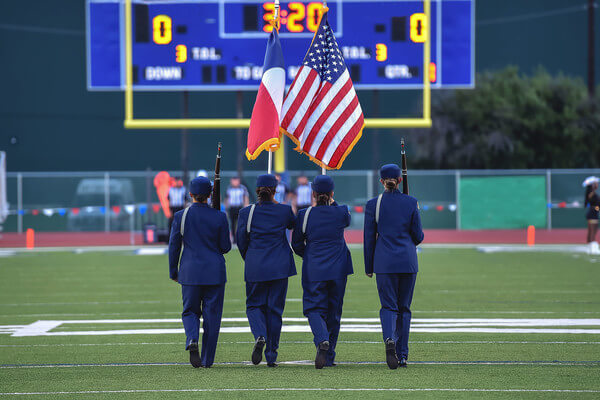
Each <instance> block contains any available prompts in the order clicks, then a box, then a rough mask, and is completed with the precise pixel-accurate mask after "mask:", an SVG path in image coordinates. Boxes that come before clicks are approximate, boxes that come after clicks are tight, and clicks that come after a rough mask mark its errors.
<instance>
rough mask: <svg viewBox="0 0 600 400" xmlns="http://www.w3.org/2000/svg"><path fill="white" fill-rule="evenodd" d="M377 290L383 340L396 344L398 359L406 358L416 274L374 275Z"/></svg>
mask: <svg viewBox="0 0 600 400" xmlns="http://www.w3.org/2000/svg"><path fill="white" fill-rule="evenodd" d="M376 275H377V276H376V278H377V290H378V291H379V300H380V301H381V310H380V311H379V318H380V319H381V329H382V331H383V340H386V339H388V338H390V339H393V340H394V341H395V342H396V354H397V355H398V357H399V358H401V357H406V358H408V334H409V332H410V318H411V312H410V303H411V302H412V297H413V292H414V289H415V281H416V280H417V274H416V273H392V274H381V273H380V274H376Z"/></svg>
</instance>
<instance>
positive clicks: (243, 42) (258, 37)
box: [87, 0, 474, 90]
mask: <svg viewBox="0 0 600 400" xmlns="http://www.w3.org/2000/svg"><path fill="white" fill-rule="evenodd" d="M328 7H329V13H328V19H329V23H330V25H331V27H332V28H333V30H334V32H335V36H336V38H337V41H338V44H339V46H340V49H341V51H342V53H343V56H344V58H345V61H346V65H347V66H348V70H349V72H350V75H351V77H352V80H353V82H354V83H355V86H356V87H357V88H358V89H418V88H421V87H422V85H423V74H426V76H428V78H429V80H430V82H431V84H432V87H434V88H436V87H437V88H439V87H473V85H474V54H473V51H474V48H473V46H474V30H473V18H474V5H473V2H472V1H471V0H440V1H432V2H431V16H430V21H431V26H430V27H427V19H426V17H425V14H424V13H423V2H422V1H419V0H414V1H411V0H406V1H354V0H352V1H348V0H346V1H341V0H339V1H331V0H330V1H329V2H328ZM274 13H275V6H274V4H273V2H265V1H236V0H221V1H195V0H183V1H179V0H177V1H141V0H139V1H138V0H133V1H132V60H133V62H132V64H133V87H134V89H135V90H256V88H257V87H258V85H259V83H260V79H261V77H262V64H263V58H264V54H265V49H266V43H267V38H268V35H269V33H270V31H271V30H272V26H271V24H270V23H269V21H271V20H272V19H273V16H274ZM124 14H125V13H124V1H123V0H114V1H110V0H108V1H107V0H88V2H87V53H88V54H87V55H88V57H87V58H88V60H87V62H88V88H89V89H90V90H121V89H123V88H124V86H125V71H124V69H125V67H124V64H125V53H124V52H125V33H124V29H125V20H124V18H125V17H124ZM321 14H322V2H320V1H319V2H314V1H312V2H311V1H282V2H281V12H280V16H281V20H280V25H281V27H280V31H279V32H280V37H281V46H282V48H283V52H284V58H285V65H286V70H287V71H286V76H287V84H288V85H289V84H290V83H291V82H292V80H293V79H294V77H295V75H296V72H297V71H298V68H299V66H300V65H301V63H302V60H303V58H304V55H305V53H306V51H307V49H308V47H309V45H310V42H311V39H312V36H313V34H314V32H315V31H316V30H317V28H318V24H319V20H320V18H321ZM427 35H430V45H431V63H430V65H429V66H428V68H425V70H424V68H423V49H424V45H423V44H424V42H425V40H426V38H427Z"/></svg>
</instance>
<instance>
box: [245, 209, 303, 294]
mask: <svg viewBox="0 0 600 400" xmlns="http://www.w3.org/2000/svg"><path fill="white" fill-rule="evenodd" d="M250 208H251V206H248V207H245V208H242V209H241V210H240V213H239V216H238V226H237V245H238V249H239V250H240V254H241V255H242V258H243V259H244V260H245V272H244V279H245V280H246V282H266V281H272V280H275V279H283V278H287V277H290V276H292V275H296V264H295V263H294V255H293V254H292V249H291V248H290V244H289V242H288V240H287V236H286V229H292V228H293V227H294V221H295V216H294V212H293V211H292V207H290V206H289V205H286V204H278V203H274V202H261V203H257V204H256V208H255V209H254V215H253V216H252V226H251V229H250V234H248V233H247V231H246V225H247V223H248V215H249V214H250Z"/></svg>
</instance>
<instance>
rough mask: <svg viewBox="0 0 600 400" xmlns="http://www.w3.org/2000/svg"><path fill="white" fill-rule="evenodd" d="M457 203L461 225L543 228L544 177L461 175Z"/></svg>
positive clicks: (493, 227)
mask: <svg viewBox="0 0 600 400" xmlns="http://www.w3.org/2000/svg"><path fill="white" fill-rule="evenodd" d="M459 203H460V207H459V212H460V223H461V228H462V229H521V228H526V227H527V226H529V225H534V226H535V227H536V228H545V227H546V213H547V211H548V208H547V206H546V178H545V177H543V176H510V177H508V176H500V177H466V178H461V180H460V200H459Z"/></svg>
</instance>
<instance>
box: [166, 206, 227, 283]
mask: <svg viewBox="0 0 600 400" xmlns="http://www.w3.org/2000/svg"><path fill="white" fill-rule="evenodd" d="M184 211H185V210H181V211H178V212H176V213H175V216H174V218H173V226H172V228H171V237H170V239H169V275H170V276H171V279H177V280H178V282H179V283H181V284H182V285H219V284H222V283H225V282H226V281H227V274H226V272H225V258H224V257H223V254H225V253H227V252H228V251H229V250H231V241H230V240H229V226H228V224H227V217H226V216H225V214H224V213H223V212H221V211H218V210H215V209H214V208H211V207H209V206H208V205H207V204H201V203H194V204H192V205H191V206H190V209H189V211H188V213H187V216H186V219H185V226H184V232H183V237H181V233H180V230H181V218H182V216H183V212H184ZM180 253H181V262H180V261H179V254H180ZM178 264H179V271H178V270H177V265H178Z"/></svg>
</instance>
